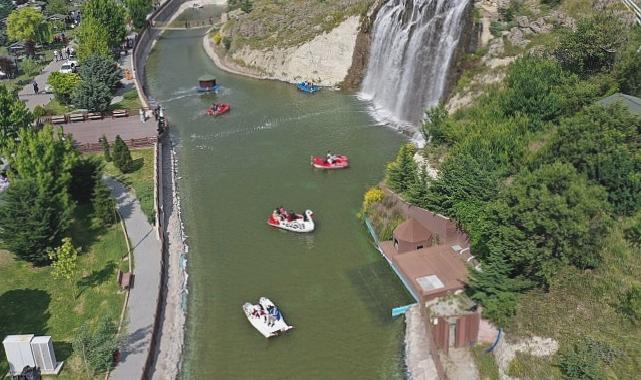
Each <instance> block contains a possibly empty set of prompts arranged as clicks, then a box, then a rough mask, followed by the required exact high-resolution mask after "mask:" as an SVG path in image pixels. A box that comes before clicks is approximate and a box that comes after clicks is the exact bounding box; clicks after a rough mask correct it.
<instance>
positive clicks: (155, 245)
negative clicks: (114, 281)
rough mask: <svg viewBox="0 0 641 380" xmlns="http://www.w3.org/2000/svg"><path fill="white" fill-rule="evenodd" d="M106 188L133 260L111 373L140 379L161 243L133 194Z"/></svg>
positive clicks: (112, 183) (153, 315) (157, 286)
mask: <svg viewBox="0 0 641 380" xmlns="http://www.w3.org/2000/svg"><path fill="white" fill-rule="evenodd" d="M106 184H107V186H109V188H110V189H111V193H112V195H113V196H114V198H115V199H116V205H117V207H118V211H119V212H120V215H121V216H122V218H123V220H124V222H125V226H126V228H127V235H128V237H129V241H130V243H131V249H132V251H133V257H134V263H133V264H134V275H135V277H134V282H133V287H132V288H131V290H130V292H129V302H128V305H127V313H126V319H125V325H124V326H125V330H124V334H125V339H124V343H123V346H122V347H121V350H120V362H119V363H118V364H117V365H116V367H115V368H114V369H113V371H111V374H110V376H109V377H110V378H111V379H114V380H120V379H122V380H133V379H141V378H142V377H143V371H144V368H145V364H146V362H147V359H148V357H149V355H150V348H151V347H150V344H151V337H152V334H153V327H154V321H155V318H156V310H157V305H158V296H159V289H160V276H161V259H162V251H161V243H160V240H158V237H157V234H156V229H155V227H154V226H152V225H151V224H149V222H148V221H147V216H146V215H145V214H144V213H143V212H142V209H141V208H140V203H138V200H136V197H135V195H134V194H133V193H131V192H128V191H127V190H126V189H125V187H124V185H123V184H122V183H120V182H118V181H116V180H115V179H113V178H107V179H106Z"/></svg>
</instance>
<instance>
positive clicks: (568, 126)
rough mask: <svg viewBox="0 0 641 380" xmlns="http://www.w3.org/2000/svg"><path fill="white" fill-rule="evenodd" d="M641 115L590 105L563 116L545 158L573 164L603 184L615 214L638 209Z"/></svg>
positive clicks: (596, 181) (640, 164) (640, 179)
mask: <svg viewBox="0 0 641 380" xmlns="http://www.w3.org/2000/svg"><path fill="white" fill-rule="evenodd" d="M639 131H641V118H638V117H634V116H633V115H631V114H630V113H629V112H628V111H627V110H626V109H625V108H623V107H621V106H618V105H615V106H613V107H609V108H604V107H602V106H598V105H596V106H592V107H590V108H587V109H585V110H584V111H582V112H580V113H578V114H576V115H574V116H572V117H570V118H567V119H564V120H563V121H562V122H561V125H560V126H559V128H558V129H557V132H556V134H555V135H554V136H553V137H552V139H551V141H550V143H549V145H548V147H547V148H546V149H545V150H544V152H543V155H544V156H545V158H544V160H545V161H548V162H551V161H554V160H561V161H564V162H568V163H570V164H572V165H573V166H574V167H575V168H576V170H577V171H578V172H579V173H583V174H585V175H587V177H588V179H590V181H591V182H593V183H597V184H600V185H602V186H604V187H605V188H606V190H607V194H608V200H609V202H610V203H611V204H612V206H613V208H614V211H615V213H617V214H621V215H631V214H633V213H634V212H636V211H637V210H640V209H641V197H639V194H641V174H640V173H641V145H639V135H638V133H639Z"/></svg>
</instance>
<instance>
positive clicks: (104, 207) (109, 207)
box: [92, 181, 116, 226]
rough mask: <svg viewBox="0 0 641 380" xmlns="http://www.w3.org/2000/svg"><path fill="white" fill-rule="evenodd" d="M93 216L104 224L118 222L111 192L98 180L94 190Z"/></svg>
mask: <svg viewBox="0 0 641 380" xmlns="http://www.w3.org/2000/svg"><path fill="white" fill-rule="evenodd" d="M92 203H93V216H94V218H96V220H98V221H99V222H100V224H102V225H104V226H109V225H112V224H114V223H115V222H116V211H115V210H114V206H115V205H114V201H113V199H112V198H111V192H110V191H109V189H108V188H107V186H105V184H104V183H103V182H102V181H97V182H96V186H95V187H94V191H93V199H92Z"/></svg>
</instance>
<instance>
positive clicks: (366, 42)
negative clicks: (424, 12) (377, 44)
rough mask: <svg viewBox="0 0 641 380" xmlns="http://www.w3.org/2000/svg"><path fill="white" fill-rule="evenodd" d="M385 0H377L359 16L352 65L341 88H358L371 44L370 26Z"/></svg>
mask: <svg viewBox="0 0 641 380" xmlns="http://www.w3.org/2000/svg"><path fill="white" fill-rule="evenodd" d="M385 1H386V0H377V1H376V2H375V3H374V4H373V5H372V7H371V8H370V10H369V11H368V12H367V15H365V16H364V17H362V18H361V25H360V28H359V31H358V35H357V36H356V44H355V46H354V54H353V55H352V66H351V67H350V68H349V71H348V72H347V76H346V77H345V80H344V81H343V86H342V87H343V89H346V90H358V89H359V88H360V85H361V82H362V81H363V77H364V76H365V72H366V71H367V63H368V62H369V50H370V46H371V44H372V34H371V32H372V26H373V25H374V20H376V15H378V11H379V10H380V9H381V6H382V5H383V4H384V3H385Z"/></svg>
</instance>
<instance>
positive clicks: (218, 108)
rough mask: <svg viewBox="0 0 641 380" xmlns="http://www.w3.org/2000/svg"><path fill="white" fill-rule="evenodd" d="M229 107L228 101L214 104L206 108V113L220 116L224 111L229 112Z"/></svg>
mask: <svg viewBox="0 0 641 380" xmlns="http://www.w3.org/2000/svg"><path fill="white" fill-rule="evenodd" d="M230 109H231V104H229V103H221V104H215V105H213V106H211V107H209V108H208V109H207V114H208V115H209V116H220V115H222V114H224V113H227V112H229V110H230Z"/></svg>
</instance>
